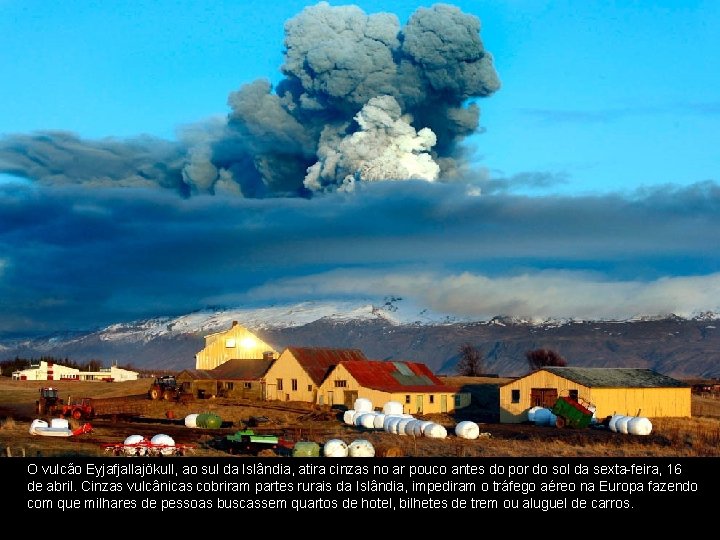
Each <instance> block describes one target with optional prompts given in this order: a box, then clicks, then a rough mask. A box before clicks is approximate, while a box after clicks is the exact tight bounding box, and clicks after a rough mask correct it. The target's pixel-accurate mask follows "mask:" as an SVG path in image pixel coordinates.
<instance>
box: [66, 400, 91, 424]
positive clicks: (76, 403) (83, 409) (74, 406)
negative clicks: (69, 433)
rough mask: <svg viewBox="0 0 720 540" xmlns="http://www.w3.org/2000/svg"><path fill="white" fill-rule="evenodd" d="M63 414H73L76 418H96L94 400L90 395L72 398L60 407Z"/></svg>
mask: <svg viewBox="0 0 720 540" xmlns="http://www.w3.org/2000/svg"><path fill="white" fill-rule="evenodd" d="M60 414H61V415H62V416H72V417H73V418H74V419H75V420H92V419H93V418H95V407H94V406H93V400H92V398H89V397H84V398H80V399H75V400H71V399H70V398H68V402H67V403H66V404H64V405H62V406H61V407H60Z"/></svg>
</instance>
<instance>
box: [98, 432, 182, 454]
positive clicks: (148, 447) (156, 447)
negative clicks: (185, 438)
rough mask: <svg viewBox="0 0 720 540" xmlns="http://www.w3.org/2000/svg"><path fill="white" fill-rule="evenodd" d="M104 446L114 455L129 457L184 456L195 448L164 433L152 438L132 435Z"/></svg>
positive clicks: (103, 446) (107, 451)
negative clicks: (176, 441)
mask: <svg viewBox="0 0 720 540" xmlns="http://www.w3.org/2000/svg"><path fill="white" fill-rule="evenodd" d="M102 448H103V449H104V450H105V452H106V453H109V454H112V455H114V456H129V457H162V456H184V455H186V454H187V453H188V452H192V451H194V449H195V447H194V446H193V445H191V444H177V443H175V441H173V440H172V439H171V438H169V437H168V436H163V435H156V436H155V437H153V438H152V439H150V440H148V439H147V438H145V437H142V436H139V435H135V436H132V435H131V436H130V437H128V438H127V439H125V441H124V442H121V443H104V444H102Z"/></svg>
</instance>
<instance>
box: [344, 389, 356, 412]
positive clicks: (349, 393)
mask: <svg viewBox="0 0 720 540" xmlns="http://www.w3.org/2000/svg"><path fill="white" fill-rule="evenodd" d="M357 397H358V392H357V390H345V402H344V403H343V405H345V406H346V407H347V408H348V409H352V408H353V407H354V406H355V400H356V399H357Z"/></svg>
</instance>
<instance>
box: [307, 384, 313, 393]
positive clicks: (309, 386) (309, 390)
mask: <svg viewBox="0 0 720 540" xmlns="http://www.w3.org/2000/svg"><path fill="white" fill-rule="evenodd" d="M308 392H312V384H308Z"/></svg>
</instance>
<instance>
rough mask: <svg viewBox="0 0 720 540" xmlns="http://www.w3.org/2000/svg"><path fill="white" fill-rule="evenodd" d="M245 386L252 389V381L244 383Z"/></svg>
mask: <svg viewBox="0 0 720 540" xmlns="http://www.w3.org/2000/svg"><path fill="white" fill-rule="evenodd" d="M243 388H244V389H245V390H250V389H251V388H252V383H251V382H246V383H243Z"/></svg>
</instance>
